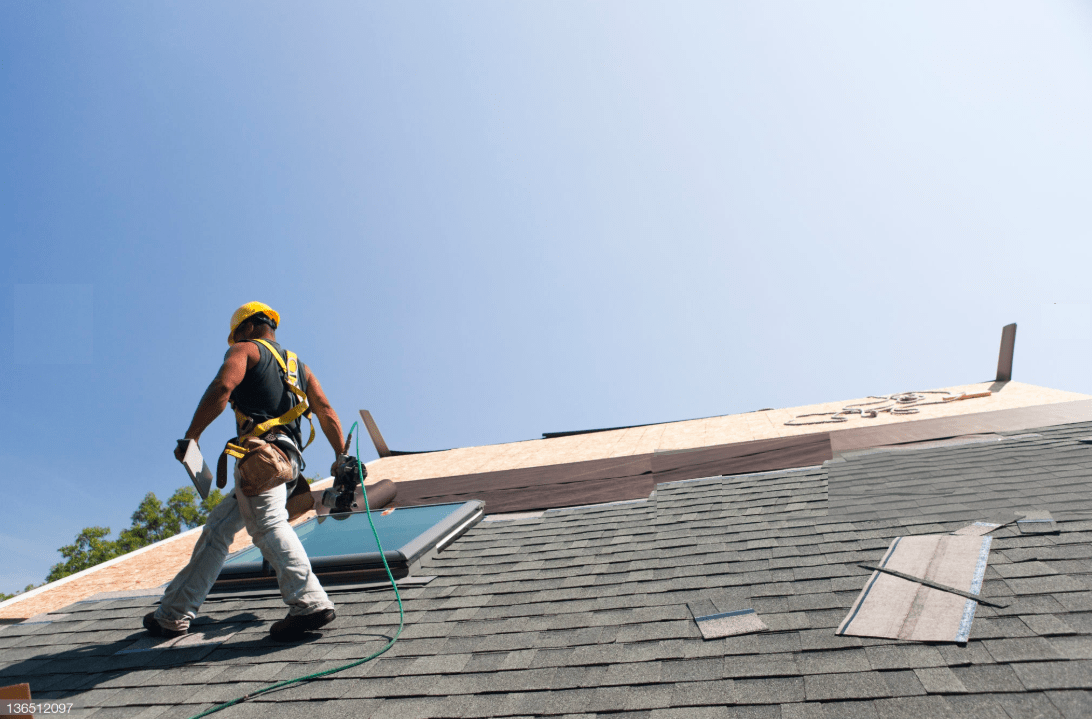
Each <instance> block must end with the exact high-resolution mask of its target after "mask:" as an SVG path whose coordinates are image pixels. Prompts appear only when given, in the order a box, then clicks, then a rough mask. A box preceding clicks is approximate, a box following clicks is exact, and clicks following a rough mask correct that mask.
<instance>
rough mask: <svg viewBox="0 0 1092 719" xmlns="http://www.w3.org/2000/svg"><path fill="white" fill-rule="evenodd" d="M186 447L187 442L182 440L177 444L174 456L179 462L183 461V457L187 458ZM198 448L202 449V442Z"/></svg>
mask: <svg viewBox="0 0 1092 719" xmlns="http://www.w3.org/2000/svg"><path fill="white" fill-rule="evenodd" d="M187 439H188V438H187ZM194 441H195V442H196V441H197V440H194ZM184 447H185V444H184V443H182V442H181V441H180V443H179V444H177V445H175V448H174V458H175V459H177V460H178V461H179V462H181V461H182V460H183V459H185V458H186V450H185V449H184ZM197 448H198V449H201V445H200V444H199V445H197Z"/></svg>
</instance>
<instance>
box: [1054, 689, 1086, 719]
mask: <svg viewBox="0 0 1092 719" xmlns="http://www.w3.org/2000/svg"><path fill="white" fill-rule="evenodd" d="M1046 695H1047V697H1048V698H1049V699H1050V702H1051V704H1053V705H1054V706H1055V707H1056V708H1057V709H1058V710H1059V711H1060V712H1061V713H1062V716H1064V717H1065V718H1066V719H1083V718H1084V717H1089V716H1092V691H1060V692H1047V693H1046Z"/></svg>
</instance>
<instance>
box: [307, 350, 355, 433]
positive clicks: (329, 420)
mask: <svg viewBox="0 0 1092 719" xmlns="http://www.w3.org/2000/svg"><path fill="white" fill-rule="evenodd" d="M304 368H305V369H306V371H307V404H309V405H310V406H311V411H312V412H314V413H315V415H316V416H317V417H318V421H319V425H320V426H321V427H322V433H323V434H324V435H326V439H327V440H328V441H329V442H330V446H331V447H333V448H334V454H345V453H346V452H348V451H349V448H348V447H346V446H345V435H344V434H343V433H342V431H341V420H340V419H338V417H337V412H335V411H334V408H333V407H331V406H330V400H328V399H326V393H325V392H323V391H322V385H321V384H319V381H318V378H316V377H315V375H314V374H312V373H311V368H310V367H306V366H305V367H304Z"/></svg>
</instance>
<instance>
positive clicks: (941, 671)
mask: <svg viewBox="0 0 1092 719" xmlns="http://www.w3.org/2000/svg"><path fill="white" fill-rule="evenodd" d="M914 674H916V675H917V678H918V681H920V682H921V685H922V687H923V688H924V689H925V691H927V692H928V693H930V694H962V693H965V692H966V691H967V687H965V686H963V682H961V681H959V677H957V676H956V675H955V673H954V672H953V671H952V670H951V669H949V668H948V667H932V668H929V669H915V670H914Z"/></svg>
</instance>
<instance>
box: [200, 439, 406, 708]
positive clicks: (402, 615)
mask: <svg viewBox="0 0 1092 719" xmlns="http://www.w3.org/2000/svg"><path fill="white" fill-rule="evenodd" d="M356 425H357V423H356V422H353V426H352V427H350V428H349V434H355V433H356ZM356 463H357V473H358V474H359V475H360V486H361V487H364V473H363V472H362V471H360V469H359V468H360V467H362V466H363V465H362V464H361V463H360V437H357V438H356ZM363 494H364V511H365V513H366V514H367V516H368V524H369V525H370V526H371V528H372V535H373V536H374V537H375V545H376V546H377V547H379V556H380V557H382V558H383V567H384V569H386V570H387V578H388V579H390V580H391V586H392V587H394V597H395V599H397V600H398V631H397V632H395V633H394V637H393V638H392V639H391V640H390V641H389V642H387V646H385V647H383V648H382V649H380V650H379V651H377V652H375V653H374V654H369V655H368V656H366V657H364V658H363V659H358V660H356V661H355V662H351V663H349V664H346V665H345V666H343V667H336V668H334V669H327V670H326V671H324V672H315V673H314V674H307V675H306V676H302V677H299V678H297V679H289V680H287V681H283V682H277V683H276V684H270V685H269V686H267V687H262V688H261V689H258V690H257V691H253V692H250V693H249V694H245V695H243V696H241V697H239V698H238V699H232V700H231V701H229V702H225V703H224V704H218V705H216V706H214V707H212V708H211V709H208V710H206V711H203V712H201V713H200V714H197V715H196V716H193V717H191V718H190V719H201V717H207V716H208V715H209V714H215V713H216V712H218V711H220V710H221V709H227V708H228V707H230V706H234V705H236V704H240V703H242V702H245V701H246V700H247V699H253V698H254V697H256V696H259V695H261V694H265V693H266V692H271V691H273V690H274V689H280V688H281V687H287V686H289V685H292V684H299V683H300V682H307V681H310V680H312V679H318V678H319V677H325V676H328V675H330V674H337V673H338V672H340V671H344V670H346V669H350V668H352V667H356V666H360V665H361V664H363V663H364V662H368V661H371V660H372V659H375V658H376V657H378V656H379V655H380V654H382V653H383V652H385V651H387V650H388V649H390V648H391V647H393V646H394V643H395V642H397V641H398V637H399V635H401V634H402V628H403V627H404V626H405V624H406V611H405V609H404V608H403V606H402V595H401V594H399V593H398V585H397V584H396V583H395V581H394V575H393V574H391V568H390V565H389V564H387V557H386V556H385V555H384V553H383V545H382V544H380V543H379V532H377V531H375V523H374V522H372V509H371V507H370V506H368V491H367V489H366V488H365V489H364V491H363Z"/></svg>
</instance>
